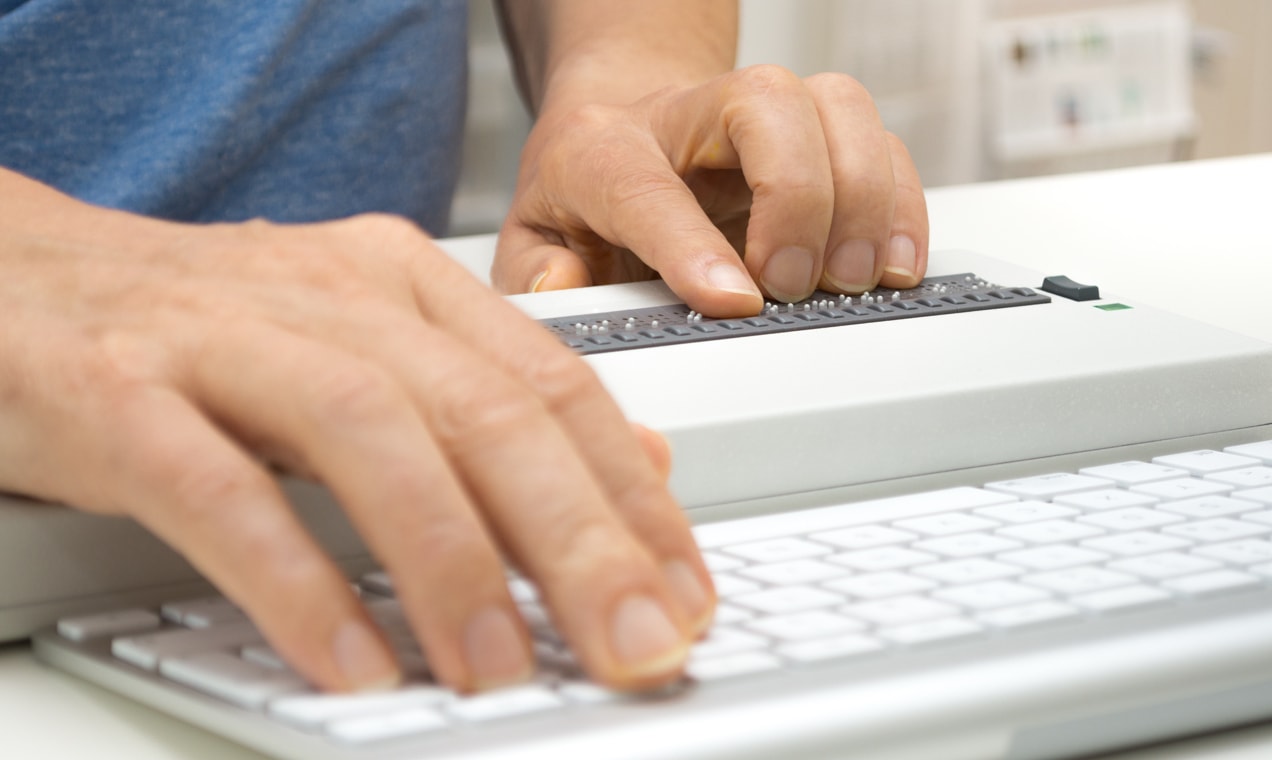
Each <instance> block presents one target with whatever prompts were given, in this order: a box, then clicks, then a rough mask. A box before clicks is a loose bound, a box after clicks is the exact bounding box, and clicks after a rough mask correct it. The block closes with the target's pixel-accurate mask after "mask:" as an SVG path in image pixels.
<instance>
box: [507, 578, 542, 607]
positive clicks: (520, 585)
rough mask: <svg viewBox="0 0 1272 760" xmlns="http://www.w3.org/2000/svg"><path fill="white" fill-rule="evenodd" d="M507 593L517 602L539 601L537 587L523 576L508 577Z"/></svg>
mask: <svg viewBox="0 0 1272 760" xmlns="http://www.w3.org/2000/svg"><path fill="white" fill-rule="evenodd" d="M508 593H509V595H511V596H512V600H513V601H514V602H516V603H517V604H532V603H536V602H538V601H539V588H538V586H535V585H534V584H533V583H531V582H530V581H528V580H526V579H525V578H509V579H508Z"/></svg>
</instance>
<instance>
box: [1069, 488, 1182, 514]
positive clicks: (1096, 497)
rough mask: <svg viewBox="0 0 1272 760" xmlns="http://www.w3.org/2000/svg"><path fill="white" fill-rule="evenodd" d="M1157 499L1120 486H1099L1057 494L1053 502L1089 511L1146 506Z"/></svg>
mask: <svg viewBox="0 0 1272 760" xmlns="http://www.w3.org/2000/svg"><path fill="white" fill-rule="evenodd" d="M1158 501H1159V499H1158V498H1157V497H1156V496H1149V495H1148V494H1144V493H1135V492H1134V491H1124V490H1122V489H1120V488H1101V489H1100V490H1098V491H1084V492H1082V493H1073V494H1066V495H1064V496H1057V497H1056V502H1055V503H1056V504H1063V505H1066V506H1070V507H1079V508H1081V509H1085V510H1090V511H1097V510H1100V511H1102V510H1106V509H1123V508H1125V507H1146V506H1150V505H1152V504H1156V503H1157V502H1158Z"/></svg>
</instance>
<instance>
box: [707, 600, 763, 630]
mask: <svg viewBox="0 0 1272 760" xmlns="http://www.w3.org/2000/svg"><path fill="white" fill-rule="evenodd" d="M754 617H755V613H754V612H751V611H750V610H745V609H742V608H741V607H737V606H735V605H732V604H724V603H721V604H717V605H716V610H715V621H714V622H715V624H716V625H733V624H734V623H742V622H745V621H747V620H751V619H752V618H754Z"/></svg>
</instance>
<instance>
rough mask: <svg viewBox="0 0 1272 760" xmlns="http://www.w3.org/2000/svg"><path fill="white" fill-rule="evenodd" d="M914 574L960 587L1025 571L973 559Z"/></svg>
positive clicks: (919, 569)
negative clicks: (959, 585) (960, 585)
mask: <svg viewBox="0 0 1272 760" xmlns="http://www.w3.org/2000/svg"><path fill="white" fill-rule="evenodd" d="M913 572H914V574H915V575H921V576H923V577H925V578H931V579H932V580H935V581H939V582H941V583H947V584H950V585H958V584H964V583H980V582H982V581H992V580H998V579H999V578H1009V577H1011V576H1013V575H1019V574H1020V573H1023V572H1024V569H1023V568H1021V567H1019V566H1017V565H1009V564H1006V563H1004V562H996V561H994V560H990V559H983V558H980V557H973V558H971V559H959V560H954V561H952V562H937V563H934V564H931V565H923V566H921V567H916V568H915V569H914V571H913ZM858 577H864V576H858Z"/></svg>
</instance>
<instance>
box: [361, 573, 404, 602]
mask: <svg viewBox="0 0 1272 760" xmlns="http://www.w3.org/2000/svg"><path fill="white" fill-rule="evenodd" d="M358 584H359V585H361V586H362V588H364V589H365V590H367V591H370V592H371V593H373V594H379V595H380V596H396V594H395V593H394V591H393V579H392V578H390V577H389V574H388V573H386V572H384V571H380V572H375V573H367V574H366V575H364V576H362V577H361V578H359V579H358Z"/></svg>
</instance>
